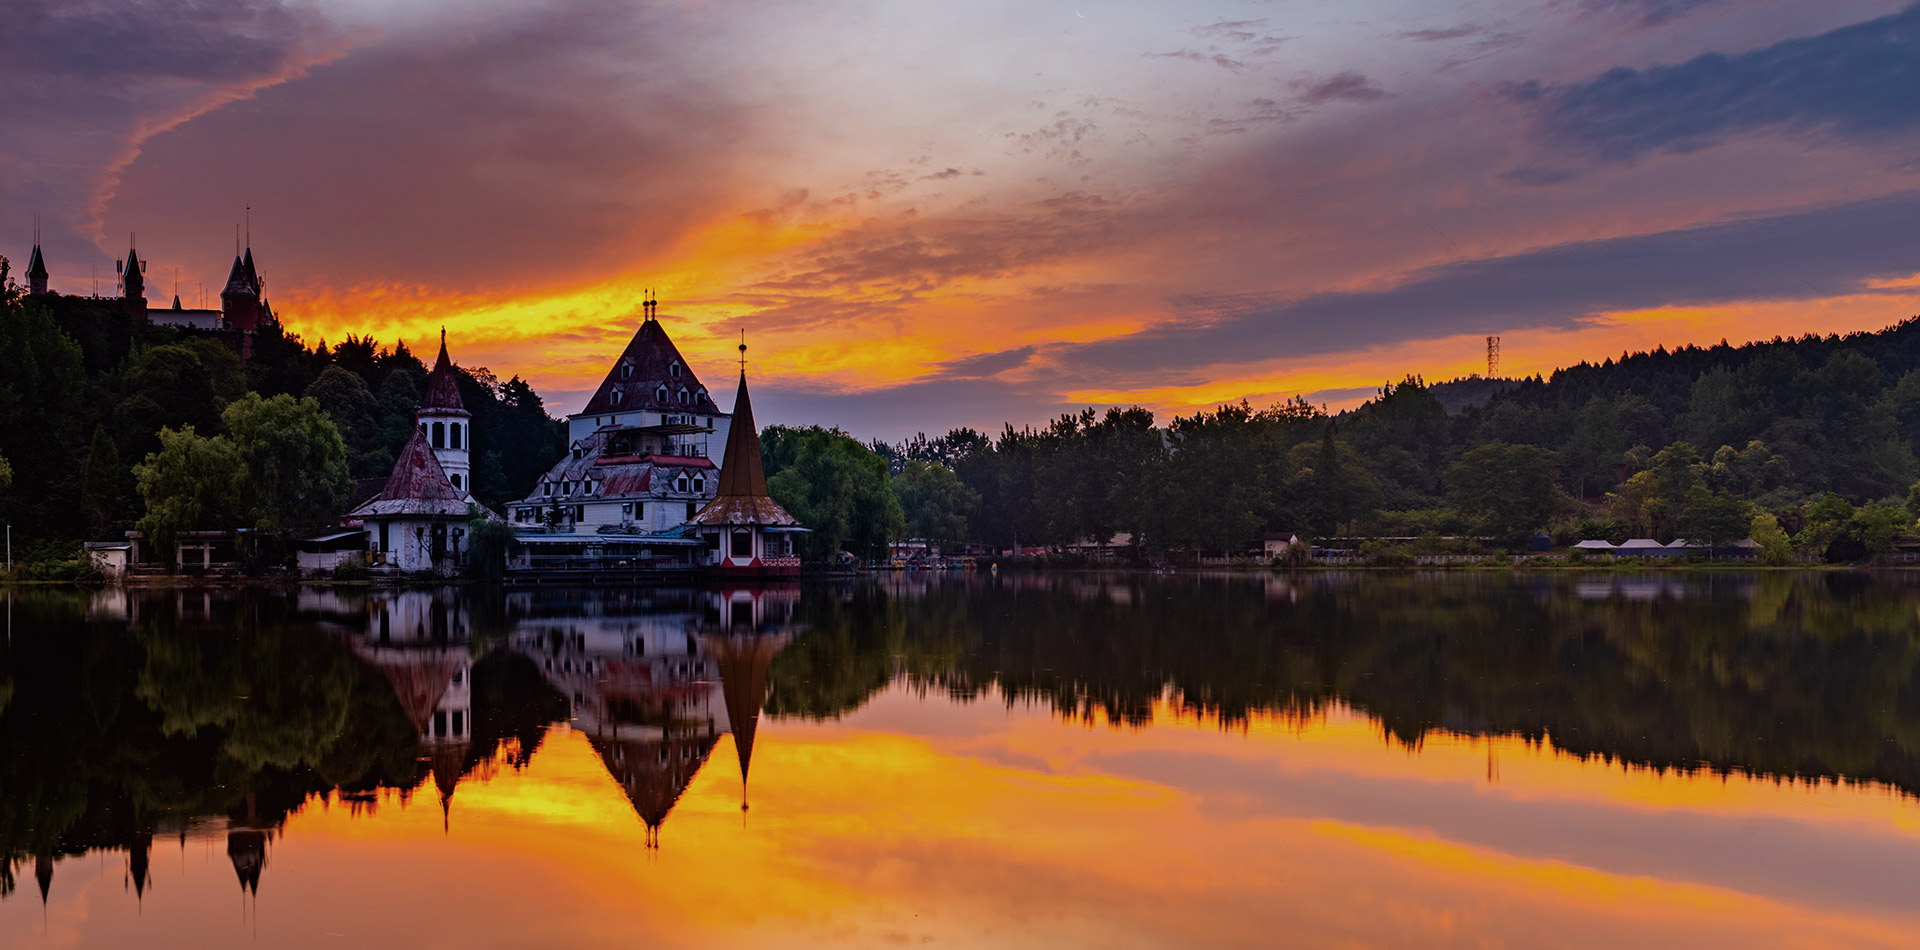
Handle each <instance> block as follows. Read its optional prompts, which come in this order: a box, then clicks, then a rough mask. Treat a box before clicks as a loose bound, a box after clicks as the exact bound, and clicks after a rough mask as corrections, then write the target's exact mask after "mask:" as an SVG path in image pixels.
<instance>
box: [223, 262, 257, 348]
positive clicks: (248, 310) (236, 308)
mask: <svg viewBox="0 0 1920 950" xmlns="http://www.w3.org/2000/svg"><path fill="white" fill-rule="evenodd" d="M220 316H221V317H222V318H223V319H224V320H226V323H227V326H230V327H233V328H235V329H238V330H242V331H245V332H249V333H251V332H252V331H253V330H254V328H256V327H258V326H259V325H260V282H259V278H258V277H257V276H255V274H254V272H253V248H247V256H246V259H245V260H244V261H243V260H242V259H241V258H240V257H239V256H238V255H235V256H234V258H233V269H232V270H230V271H228V272H227V286H226V287H224V288H222V289H221V291H220Z"/></svg>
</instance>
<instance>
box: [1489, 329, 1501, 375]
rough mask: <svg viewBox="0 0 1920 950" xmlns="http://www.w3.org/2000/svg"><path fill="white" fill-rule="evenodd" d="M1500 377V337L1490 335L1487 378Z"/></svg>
mask: <svg viewBox="0 0 1920 950" xmlns="http://www.w3.org/2000/svg"><path fill="white" fill-rule="evenodd" d="M1499 377H1500V338H1499V337H1497V336H1490V337H1487V378H1488V379H1498V378H1499Z"/></svg>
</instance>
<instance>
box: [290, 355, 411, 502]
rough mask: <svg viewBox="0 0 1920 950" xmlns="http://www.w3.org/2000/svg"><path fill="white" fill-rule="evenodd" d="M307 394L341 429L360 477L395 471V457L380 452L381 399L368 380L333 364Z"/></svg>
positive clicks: (355, 473) (348, 458) (350, 465)
mask: <svg viewBox="0 0 1920 950" xmlns="http://www.w3.org/2000/svg"><path fill="white" fill-rule="evenodd" d="M303 395H306V396H308V397H311V398H312V399H314V400H315V401H316V402H318V403H319V404H320V408H321V409H322V410H324V411H325V412H326V414H327V417H328V418H330V419H332V420H333V424H334V426H335V427H336V428H338V429H339V430H340V438H341V441H343V442H344V443H345V444H346V447H347V464H348V467H349V468H350V469H352V471H353V474H354V475H355V476H356V477H359V478H373V477H376V476H379V475H383V474H385V473H386V471H392V469H393V459H392V457H391V456H383V455H382V453H381V452H380V435H381V433H380V425H379V419H378V416H379V412H380V401H379V400H378V399H375V398H374V395H373V390H371V389H368V388H367V383H366V380H363V379H361V378H360V376H359V375H358V374H357V373H354V372H351V371H349V370H346V369H343V368H341V367H339V366H329V367H327V368H326V370H325V371H324V372H322V373H321V374H320V376H319V377H318V378H316V379H315V380H314V381H313V382H312V383H311V384H310V385H308V386H307V388H306V390H305V392H304V393H303ZM382 458H384V460H385V461H386V463H387V464H386V466H385V471H382V470H381V469H380V468H379V462H380V461H381V460H382Z"/></svg>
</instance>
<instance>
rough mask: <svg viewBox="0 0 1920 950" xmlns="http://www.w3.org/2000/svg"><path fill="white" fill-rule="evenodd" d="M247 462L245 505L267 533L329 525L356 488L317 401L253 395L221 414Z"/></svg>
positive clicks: (339, 443)
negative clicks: (266, 397) (349, 494)
mask: <svg viewBox="0 0 1920 950" xmlns="http://www.w3.org/2000/svg"><path fill="white" fill-rule="evenodd" d="M220 417H221V419H222V420H223V421H224V422H226V425H227V431H228V432H230V433H232V438H233V446H234V448H235V449H236V450H237V451H238V452H239V454H240V457H241V459H242V460H243V461H244V462H245V463H246V470H247V474H246V479H245V483H244V485H243V486H242V491H241V497H240V501H241V503H242V507H243V511H244V512H245V515H246V517H247V519H248V520H249V521H250V522H251V523H252V524H253V525H254V526H255V527H258V528H260V529H262V530H268V531H280V530H288V529H292V528H298V527H309V526H315V525H321V524H326V523H328V522H331V521H333V520H334V519H336V518H338V517H339V516H340V507H341V505H342V504H343V503H344V502H345V501H346V497H347V494H348V492H350V491H351V490H352V488H353V482H352V479H351V477H350V476H349V475H348V474H347V450H346V446H345V444H344V443H343V442H342V441H341V439H340V430H339V429H337V428H335V427H334V424H333V420H331V419H329V418H327V415H326V413H325V412H324V411H322V410H321V408H320V403H319V402H317V401H315V400H314V399H313V398H312V397H303V398H300V399H295V398H293V397H292V396H287V395H279V396H274V397H273V398H271V399H261V398H260V394H259V393H248V394H246V396H245V397H244V398H242V399H238V400H235V401H234V402H233V403H232V404H231V405H229V406H227V408H226V410H225V411H224V412H222V413H221V414H220Z"/></svg>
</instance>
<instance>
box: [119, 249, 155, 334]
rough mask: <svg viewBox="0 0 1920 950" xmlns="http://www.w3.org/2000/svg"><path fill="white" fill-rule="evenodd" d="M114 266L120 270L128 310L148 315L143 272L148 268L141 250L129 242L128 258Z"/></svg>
mask: <svg viewBox="0 0 1920 950" xmlns="http://www.w3.org/2000/svg"><path fill="white" fill-rule="evenodd" d="M114 266H115V267H117V268H118V269H119V271H120V298H121V300H122V301H123V305H124V306H125V307H126V308H127V312H128V313H130V314H133V315H134V316H137V317H144V316H146V315H147V280H146V278H145V277H144V276H142V272H144V271H145V270H146V269H147V262H146V261H143V260H141V259H140V252H139V251H137V250H135V249H134V247H133V242H131V241H129V242H127V259H126V260H124V261H118V262H116V263H115V265H114Z"/></svg>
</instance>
